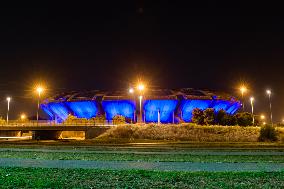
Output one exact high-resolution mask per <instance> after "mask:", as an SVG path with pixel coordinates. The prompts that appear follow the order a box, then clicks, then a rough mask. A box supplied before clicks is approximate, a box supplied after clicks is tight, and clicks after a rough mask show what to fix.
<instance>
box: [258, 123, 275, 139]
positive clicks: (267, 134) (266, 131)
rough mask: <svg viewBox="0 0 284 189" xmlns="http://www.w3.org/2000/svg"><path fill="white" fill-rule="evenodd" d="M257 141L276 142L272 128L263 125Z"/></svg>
mask: <svg viewBox="0 0 284 189" xmlns="http://www.w3.org/2000/svg"><path fill="white" fill-rule="evenodd" d="M259 141H261V142H265V141H277V133H276V130H275V128H274V127H273V126H271V125H265V126H263V127H261V129H260V135H259Z"/></svg>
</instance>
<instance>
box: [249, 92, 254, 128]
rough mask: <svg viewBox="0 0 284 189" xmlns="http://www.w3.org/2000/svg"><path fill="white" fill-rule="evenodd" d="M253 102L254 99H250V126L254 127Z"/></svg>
mask: <svg viewBox="0 0 284 189" xmlns="http://www.w3.org/2000/svg"><path fill="white" fill-rule="evenodd" d="M253 101H254V98H253V97H250V104H251V114H252V125H254V115H253Z"/></svg>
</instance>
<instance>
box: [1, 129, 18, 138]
mask: <svg viewBox="0 0 284 189" xmlns="http://www.w3.org/2000/svg"><path fill="white" fill-rule="evenodd" d="M21 133H22V132H21V131H1V130H0V137H20V136H21Z"/></svg>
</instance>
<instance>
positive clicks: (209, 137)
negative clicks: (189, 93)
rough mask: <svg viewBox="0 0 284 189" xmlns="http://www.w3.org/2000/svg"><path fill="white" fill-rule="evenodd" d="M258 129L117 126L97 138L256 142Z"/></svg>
mask: <svg viewBox="0 0 284 189" xmlns="http://www.w3.org/2000/svg"><path fill="white" fill-rule="evenodd" d="M259 134H260V128H259V127H240V126H198V125H195V124H191V123H188V124H179V125H176V124H165V125H157V124H146V125H119V126H116V127H113V128H111V129H109V130H107V131H106V132H105V133H104V134H102V135H101V136H99V137H98V138H102V139H103V138H128V139H129V138H130V139H131V138H133V139H150V140H172V141H176V140H181V141H198V142H257V141H258V138H259Z"/></svg>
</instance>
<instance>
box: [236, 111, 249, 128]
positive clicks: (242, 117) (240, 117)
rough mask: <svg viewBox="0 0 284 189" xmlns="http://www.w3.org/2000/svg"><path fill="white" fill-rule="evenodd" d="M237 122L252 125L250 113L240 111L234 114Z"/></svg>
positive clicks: (242, 124)
mask: <svg viewBox="0 0 284 189" xmlns="http://www.w3.org/2000/svg"><path fill="white" fill-rule="evenodd" d="M236 118H237V124H238V125H239V126H249V125H253V122H252V114H251V113H248V112H241V113H237V114H236Z"/></svg>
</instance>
